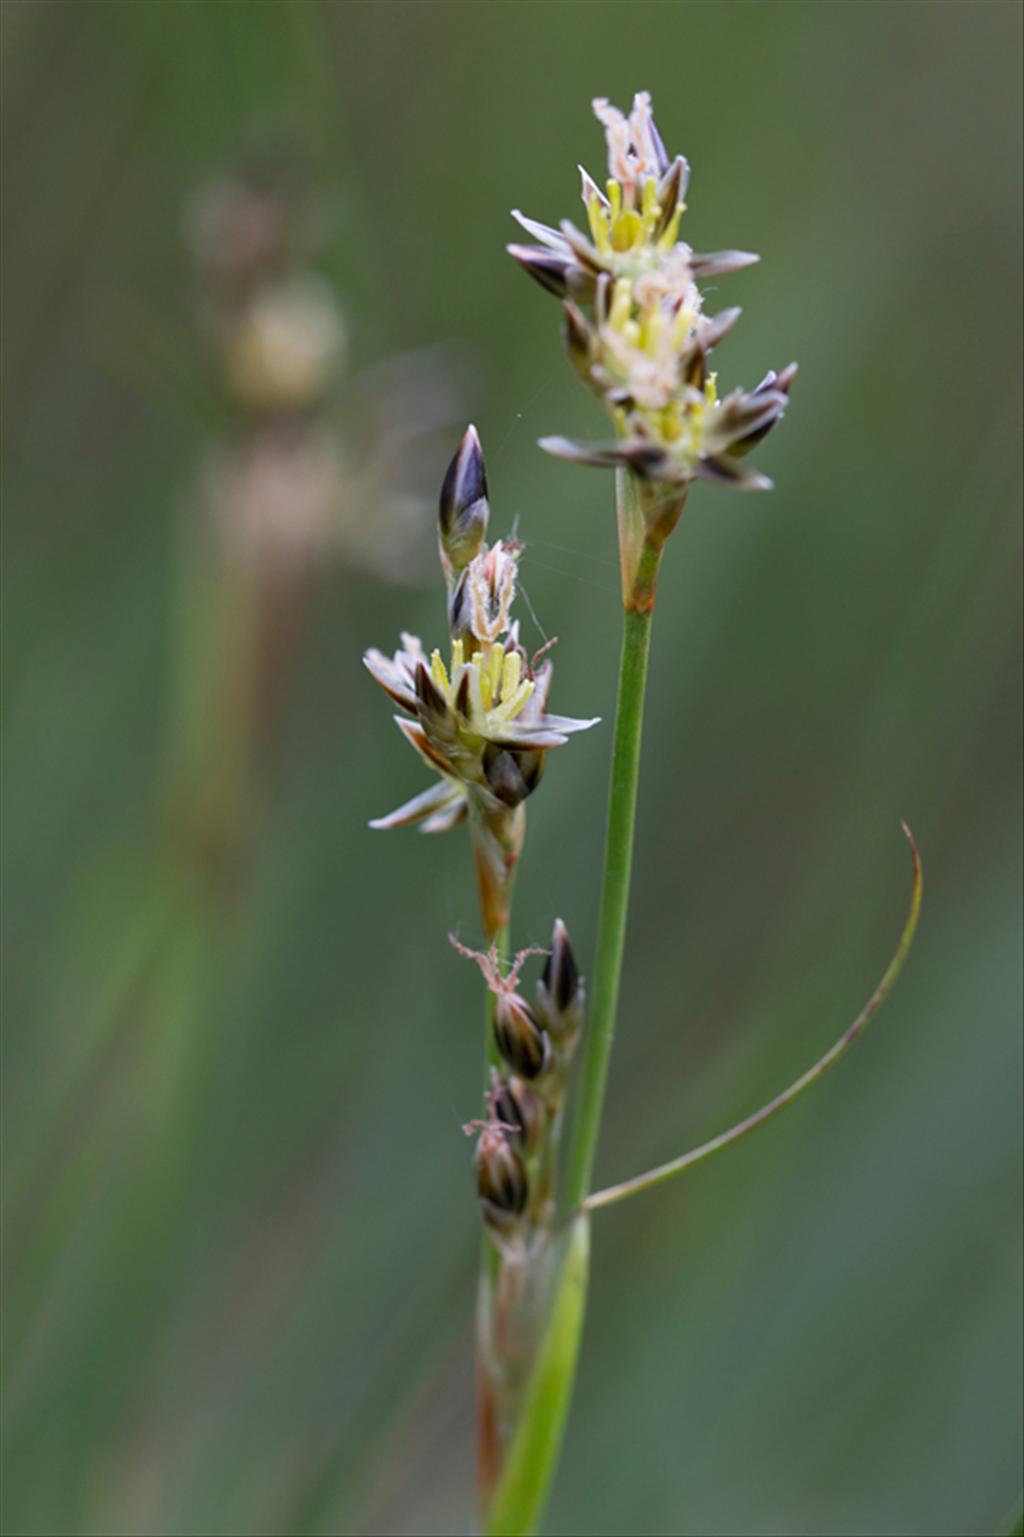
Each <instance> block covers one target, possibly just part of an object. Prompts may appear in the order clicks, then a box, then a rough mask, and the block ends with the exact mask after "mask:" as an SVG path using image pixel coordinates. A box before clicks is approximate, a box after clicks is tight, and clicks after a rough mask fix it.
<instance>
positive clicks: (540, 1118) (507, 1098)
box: [488, 1068, 547, 1153]
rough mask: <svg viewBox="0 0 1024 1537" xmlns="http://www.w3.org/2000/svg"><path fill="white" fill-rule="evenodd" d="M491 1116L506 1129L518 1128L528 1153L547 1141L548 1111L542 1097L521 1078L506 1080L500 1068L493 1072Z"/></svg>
mask: <svg viewBox="0 0 1024 1537" xmlns="http://www.w3.org/2000/svg"><path fill="white" fill-rule="evenodd" d="M488 1101H489V1103H490V1106H491V1113H492V1115H493V1116H494V1118H495V1119H496V1120H498V1121H501V1122H503V1123H504V1124H505V1125H506V1126H515V1127H516V1128H517V1131H516V1133H515V1135H516V1136H517V1137H518V1139H519V1144H520V1146H521V1147H522V1148H523V1150H524V1152H526V1153H535V1152H536V1151H537V1150H538V1149H539V1147H540V1145H541V1143H542V1141H543V1140H544V1131H545V1129H546V1127H547V1112H546V1111H545V1108H544V1102H543V1100H542V1099H541V1098H540V1096H539V1095H537V1094H535V1093H534V1092H533V1090H532V1089H531V1088H528V1087H527V1085H526V1084H525V1083H523V1082H522V1080H521V1079H518V1078H514V1079H504V1078H502V1077H501V1075H500V1074H499V1072H498V1070H497V1068H492V1069H491V1092H490V1094H489V1096H488Z"/></svg>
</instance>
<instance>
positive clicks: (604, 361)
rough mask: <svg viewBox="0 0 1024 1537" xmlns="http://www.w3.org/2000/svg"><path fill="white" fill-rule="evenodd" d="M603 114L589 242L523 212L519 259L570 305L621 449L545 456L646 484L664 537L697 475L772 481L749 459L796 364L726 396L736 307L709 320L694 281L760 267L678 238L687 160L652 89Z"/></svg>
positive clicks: (586, 180) (581, 356)
mask: <svg viewBox="0 0 1024 1537" xmlns="http://www.w3.org/2000/svg"><path fill="white" fill-rule="evenodd" d="M593 105H594V112H595V114H596V115H597V117H598V119H599V120H600V122H601V123H602V125H603V127H604V130H605V136H606V139H607V144H608V172H609V175H608V180H607V182H606V183H605V187H604V189H603V190H602V188H601V187H599V186H598V185H597V183H596V182H595V181H594V180H593V179H592V178H591V177H590V176H589V175H588V174H587V172H586V171H583V170H582V168H581V175H582V197H583V206H584V209H585V211H586V217H587V224H588V229H589V233H584V232H583V231H582V230H580V229H578V228H577V226H576V225H574V224H573V223H572V222H571V221H569V220H567V219H566V220H563V221H562V223H561V224H560V226H559V228H558V229H553V228H551V227H549V226H548V225H544V224H539V223H537V221H536V220H533V219H528V218H526V217H525V216H524V215H522V214H521V213H519V212H518V211H515V213H514V217H515V218H516V219H517V220H518V221H519V223H520V224H521V225H522V226H523V228H524V229H525V230H526V232H527V233H528V234H529V235H530V236H531V237H532V238H533V240H534V241H535V242H536V244H534V245H511V246H509V251H510V252H511V254H512V255H513V256H514V257H515V258H516V260H517V261H518V262H519V263H520V265H521V266H522V267H523V268H525V270H526V271H527V272H528V273H529V274H530V275H531V276H532V277H534V278H536V280H537V281H538V282H539V283H540V284H541V285H542V286H543V287H544V288H546V289H548V290H549V291H550V292H552V293H555V294H557V295H558V296H559V297H560V298H561V299H562V301H563V306H564V315H565V330H564V334H565V345H566V350H567V352H568V355H569V358H570V360H571V362H572V364H573V366H574V368H575V369H576V370H577V372H578V373H579V375H580V376H581V378H582V379H583V380H584V381H585V382H586V383H587V384H588V385H589V386H590V388H591V389H593V390H594V391H595V393H596V394H597V395H598V396H599V397H600V399H601V401H602V402H603V404H604V405H605V407H606V409H607V410H608V412H609V414H610V415H611V418H612V421H613V423H614V425H615V432H616V436H615V438H614V440H612V441H611V442H607V443H578V442H573V441H570V440H569V439H566V438H560V437H554V438H545V439H543V440H542V447H544V448H545V449H547V450H548V452H550V453H553V454H556V455H558V456H560V457H562V458H566V459H572V460H575V461H577V462H579V463H583V464H593V465H600V466H610V467H619V466H622V467H624V468H626V469H628V470H630V471H632V472H633V473H634V475H635V476H636V477H637V478H638V479H639V481H640V482H641V483H642V484H643V485H644V486H645V488H646V490H645V496H644V502H645V516H646V518H647V522H648V527H649V532H650V533H652V534H653V536H654V537H655V539H656V540H657V541H659V542H661V541H663V540H664V538H665V537H667V534H668V533H669V532H671V529H672V527H673V526H674V523H675V521H676V519H677V518H678V516H679V513H680V512H681V510H682V505H683V501H684V500H685V495H686V490H687V487H688V486H689V485H690V483H691V482H692V481H693V480H694V479H695V478H697V477H703V478H704V479H708V480H713V481H718V482H721V483H724V484H726V485H730V486H736V487H740V488H748V489H755V490H758V489H766V488H767V487H769V486H770V484H771V482H770V481H769V480H768V479H767V478H766V477H765V476H764V475H761V474H759V473H758V472H757V471H755V470H751V469H750V468H748V467H747V466H746V465H745V464H744V463H743V462H742V461H743V458H744V456H745V455H746V454H747V453H748V452H749V450H750V449H751V448H753V447H754V445H755V444H756V443H759V442H760V441H761V439H762V438H763V437H764V436H765V434H766V433H767V432H769V431H770V429H771V428H772V427H773V426H774V424H775V423H776V422H777V421H778V420H779V418H780V417H781V415H782V414H783V411H784V410H785V407H786V402H787V398H788V395H789V389H790V385H791V384H792V381H793V376H794V374H795V372H796V365H795V364H791V365H790V366H789V367H788V368H786V369H784V370H783V371H782V373H780V374H775V373H769V374H767V375H766V376H765V378H764V379H763V380H762V381H761V383H760V384H759V385H758V386H757V388H756V389H754V390H752V391H750V392H746V391H744V390H739V389H738V390H734V391H732V392H731V393H730V394H727V395H725V396H724V397H720V396H719V392H718V387H717V377H716V375H715V373H714V372H712V371H711V370H710V369H709V367H708V357H709V354H710V353H711V351H712V349H713V348H714V347H715V346H716V345H717V344H718V343H719V342H720V341H721V340H722V338H723V337H724V336H725V334H726V333H727V332H728V331H729V330H730V329H731V327H732V326H733V325H734V324H735V322H736V320H737V319H738V318H739V314H740V311H739V310H738V309H729V310H725V311H723V312H722V313H721V314H719V315H715V316H709V315H706V314H704V313H703V308H702V306H703V298H702V295H701V292H700V289H699V287H698V282H699V280H701V279H703V278H708V277H713V276H716V275H718V274H721V273H726V272H732V271H735V270H736V269H738V268H740V267H745V266H748V265H749V264H750V263H752V262H755V261H757V259H758V258H757V257H756V256H754V255H753V254H751V253H750V252H746V251H717V252H714V253H712V254H710V255H700V254H698V253H696V252H694V251H693V250H691V248H690V246H689V245H687V244H686V242H685V241H683V240H680V239H679V226H680V220H681V218H682V215H683V212H684V211H685V206H686V205H685V203H684V201H683V199H684V197H685V194H686V188H687V183H688V181H689V166H688V165H687V163H686V161H685V159H684V158H683V157H682V156H681V155H677V156H676V157H675V159H671V158H670V157H669V155H668V153H667V151H666V149H665V146H664V144H663V143H662V140H661V136H660V135H659V133H658V131H657V128H656V127H655V124H654V119H653V117H652V115H651V100H650V96H649V95H648V94H647V93H646V92H641V93H639V94H638V95H637V96H636V97H635V99H634V102H633V108H632V111H631V112H630V114H629V117H628V118H627V117H626V116H624V114H623V113H621V112H620V111H619V110H618V109H617V108H616V107H613V106H611V105H610V103H609V102H607V101H605V100H604V99H599V100H597V101H595V102H594V104H593Z"/></svg>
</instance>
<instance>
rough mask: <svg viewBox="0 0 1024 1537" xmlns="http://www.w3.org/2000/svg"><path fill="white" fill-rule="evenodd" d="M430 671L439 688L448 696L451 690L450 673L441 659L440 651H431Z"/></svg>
mask: <svg viewBox="0 0 1024 1537" xmlns="http://www.w3.org/2000/svg"><path fill="white" fill-rule="evenodd" d="M430 671H431V673H432V675H433V679H434V682H435V683H436V684H437V686H438V688H439V689H440V690H441V691H442V693H443V694H445V696H447V695H448V693H449V692H450V685H449V683H448V674H447V672H446V671H445V667H444V663H443V662H442V660H441V653H440V651H432V652H431V653H430Z"/></svg>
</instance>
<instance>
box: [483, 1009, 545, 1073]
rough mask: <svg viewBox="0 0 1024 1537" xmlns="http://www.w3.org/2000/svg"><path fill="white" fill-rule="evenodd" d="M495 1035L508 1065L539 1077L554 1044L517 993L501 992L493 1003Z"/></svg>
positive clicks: (516, 1070) (516, 1071) (517, 1070)
mask: <svg viewBox="0 0 1024 1537" xmlns="http://www.w3.org/2000/svg"><path fill="white" fill-rule="evenodd" d="M494 1039H495V1042H496V1043H497V1047H498V1050H499V1051H500V1052H501V1055H502V1056H503V1057H504V1058H505V1061H506V1062H507V1063H508V1065H509V1067H510V1068H511V1069H512V1071H513V1072H514V1073H518V1074H519V1076H520V1077H521V1078H528V1079H533V1078H539V1077H540V1076H541V1074H542V1073H543V1072H544V1069H545V1068H546V1067H547V1065H548V1062H549V1060H550V1056H551V1045H550V1042H549V1041H548V1038H547V1036H546V1035H545V1033H544V1031H543V1030H542V1029H541V1027H540V1023H539V1021H538V1019H537V1016H536V1014H534V1012H533V1010H532V1009H531V1008H530V1005H529V1004H528V1003H527V1001H526V999H525V998H521V997H520V996H519V994H518V993H502V994H501V995H500V996H499V997H498V998H497V999H496V1000H495V1004H494Z"/></svg>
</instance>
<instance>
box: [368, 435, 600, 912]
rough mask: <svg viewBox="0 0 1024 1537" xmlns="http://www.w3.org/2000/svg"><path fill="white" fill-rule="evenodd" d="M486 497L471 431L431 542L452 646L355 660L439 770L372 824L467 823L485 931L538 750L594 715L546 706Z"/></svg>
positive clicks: (510, 555) (504, 899)
mask: <svg viewBox="0 0 1024 1537" xmlns="http://www.w3.org/2000/svg"><path fill="white" fill-rule="evenodd" d="M488 518H489V505H488V499H487V480H486V475H485V472H484V461H483V454H482V451H481V448H480V440H479V438H478V437H477V434H476V431H475V429H474V428H473V427H470V428H469V429H468V430H467V432H466V434H465V436H464V437H463V439H462V442H461V444H460V445H459V449H458V452H457V453H456V455H455V457H454V459H453V460H452V462H451V465H450V466H449V468H448V473H447V474H446V476H445V479H444V485H443V487H442V490H441V503H440V516H439V524H438V531H439V543H440V554H441V566H442V570H443V571H444V576H445V582H446V587H447V595H448V629H449V650H448V656H447V660H446V658H445V657H443V656H442V654H441V652H440V651H439V650H435V651H433V652H431V654H430V655H429V656H428V655H427V653H426V652H425V651H424V649H423V647H422V645H421V643H420V641H419V640H418V639H417V638H416V637H415V636H412V635H407V634H403V636H402V645H401V647H400V649H399V650H398V651H396V652H395V654H394V656H393V657H387V656H385V655H384V654H383V653H382V652H380V651H377V650H375V649H373V650H370V651H368V652H367V653H366V655H365V657H364V659H363V660H364V661H365V664H366V666H367V668H368V669H369V671H370V673H371V674H372V676H373V677H374V678H375V679H376V680H377V682H378V683H379V684H380V685H381V687H382V688H383V689H384V690H385V692H386V693H387V694H389V695H390V697H391V698H392V699H393V700H394V701H395V703H396V704H398V705H399V706H400V707H401V709H402V710H403V712H405V713H403V714H402V715H400V716H396V721H397V723H398V727H399V729H400V731H401V732H402V734H403V736H404V737H405V738H406V740H407V741H408V742H409V743H410V744H411V746H412V747H414V748H415V750H416V751H417V752H418V753H419V754H420V756H421V757H422V758H423V760H424V761H425V762H426V763H427V765H428V766H429V767H430V768H431V769H432V770H433V771H434V772H435V773H436V774H437V775H438V776H439V778H438V780H437V783H435V784H434V785H432V786H431V787H430V788H429V789H428V790H425V791H424V792H423V793H422V794H420V795H417V796H416V797H415V798H414V799H413V800H411V801H409V802H407V803H406V804H405V805H403V806H400V807H399V808H398V810H397V811H393V812H391V813H390V815H388V816H385V817H380V818H378V819H377V820H376V821H374V822H371V824H370V825H371V827H378V828H388V827H398V826H401V825H403V824H406V823H411V822H419V823H421V824H422V828H423V831H424V832H443V831H445V830H446V829H447V828H449V827H454V826H456V824H457V823H459V822H461V821H463V820H467V819H468V821H469V825H470V831H471V834H472V841H473V851H474V855H475V859H476V868H477V879H478V885H479V889H480V902H481V913H482V917H483V923H484V929H485V931H486V933H487V935H488V937H489V938H492V939H493V938H494V936H495V935H497V934H498V933H499V931H500V930H501V929H502V928H503V927H504V926H505V924H506V922H507V919H508V903H509V892H510V886H511V880H512V875H513V871H514V869H515V865H516V862H517V861H518V858H519V854H520V851H521V849H522V843H523V834H524V828H525V809H524V805H523V803H524V801H525V800H526V799H527V797H528V796H529V795H531V794H532V793H533V791H534V790H535V789H536V787H537V785H538V784H539V782H540V778H541V774H542V772H543V769H544V763H545V759H546V756H547V753H548V752H549V751H550V749H551V748H553V747H561V746H562V745H563V744H564V743H565V742H566V741H567V740H568V738H569V736H570V735H571V734H572V733H573V732H575V731H585V730H587V729H588V728H589V727H590V726H593V725H595V724H596V721H594V720H575V719H572V718H570V717H568V716H564V715H553V714H550V713H549V711H548V708H547V705H548V696H549V693H550V690H551V679H552V670H553V669H552V664H551V660H550V658H545V659H544V660H543V661H541V660H540V655H539V654H538V655H537V656H535V657H533V659H532V660H531V658H530V657H529V656H528V655H527V653H526V651H525V649H524V648H523V646H522V645H521V644H520V640H519V626H518V623H517V622H516V621H514V620H513V619H512V617H511V608H512V603H513V601H514V599H515V593H516V581H517V573H518V566H519V559H520V556H521V554H522V546H521V545H520V544H519V543H518V542H517V541H516V540H511V539H506V540H498V541H496V542H495V543H494V544H493V545H490V546H488V544H487V542H486V536H487V524H488Z"/></svg>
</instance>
